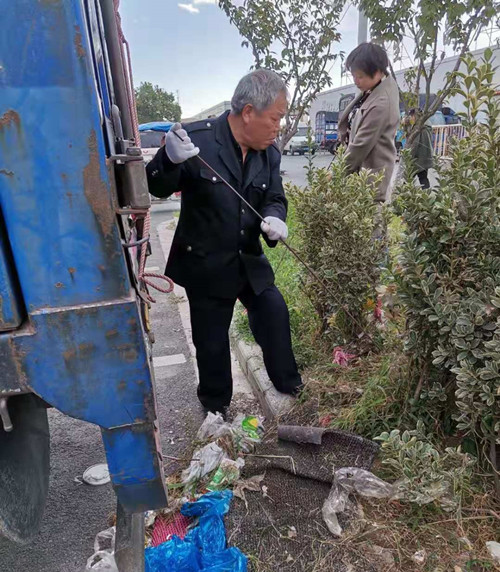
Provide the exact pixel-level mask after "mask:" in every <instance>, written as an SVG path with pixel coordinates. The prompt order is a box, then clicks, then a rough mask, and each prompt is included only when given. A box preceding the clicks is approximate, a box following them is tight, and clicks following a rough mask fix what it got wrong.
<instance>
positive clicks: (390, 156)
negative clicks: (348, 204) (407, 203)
mask: <svg viewBox="0 0 500 572" xmlns="http://www.w3.org/2000/svg"><path fill="white" fill-rule="evenodd" d="M346 68H347V69H348V70H349V71H350V72H351V73H352V76H353V78H354V83H355V84H356V87H357V88H358V89H359V90H360V91H361V93H360V94H359V95H358V96H357V97H356V98H355V99H354V100H353V101H352V102H351V103H350V104H349V105H348V106H347V107H346V109H345V111H344V113H343V114H342V117H341V118H340V121H339V132H340V136H341V140H342V141H344V142H347V143H348V147H347V157H346V160H347V165H348V169H349V171H350V172H351V173H354V172H357V171H359V169H361V168H366V169H370V170H371V171H373V172H374V173H379V172H381V171H383V172H384V178H383V180H382V182H381V184H380V186H379V187H378V189H377V194H376V197H375V201H376V202H378V203H381V202H384V201H386V200H387V199H388V198H389V197H388V191H389V183H390V181H391V177H392V172H393V170H394V164H395V162H396V146H395V142H394V139H395V136H396V130H397V128H398V124H399V90H398V86H397V84H396V82H395V81H394V79H393V78H392V76H391V75H390V74H389V72H388V68H389V58H388V57H387V53H386V52H385V50H384V49H383V48H382V47H381V46H378V45H377V44H372V43H364V44H360V45H359V46H358V47H357V48H356V49H354V50H353V51H352V52H351V53H350V54H349V56H348V57H347V60H346Z"/></svg>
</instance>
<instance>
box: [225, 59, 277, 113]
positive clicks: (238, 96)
mask: <svg viewBox="0 0 500 572" xmlns="http://www.w3.org/2000/svg"><path fill="white" fill-rule="evenodd" d="M280 93H285V94H286V95H287V96H288V92H287V89H286V83H285V82H284V81H283V79H282V78H281V77H280V76H279V75H278V74H277V73H275V72H273V71H271V70H265V69H259V70H255V71H253V72H250V73H249V74H247V75H246V76H245V77H242V78H241V79H240V81H239V83H238V85H237V86H236V89H235V90H234V95H233V98H232V99H231V111H232V112H233V113H234V114H235V115H240V114H241V112H242V111H243V108H244V107H245V105H248V104H250V105H253V107H255V109H256V110H257V111H263V110H264V109H266V108H267V107H269V106H270V105H271V104H273V103H274V102H275V101H276V99H277V98H278V96H279V95H280Z"/></svg>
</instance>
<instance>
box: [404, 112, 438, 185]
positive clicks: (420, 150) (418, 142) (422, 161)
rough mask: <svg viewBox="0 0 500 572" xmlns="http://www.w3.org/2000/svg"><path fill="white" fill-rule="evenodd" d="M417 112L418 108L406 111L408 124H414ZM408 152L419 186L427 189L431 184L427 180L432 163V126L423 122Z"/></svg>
mask: <svg viewBox="0 0 500 572" xmlns="http://www.w3.org/2000/svg"><path fill="white" fill-rule="evenodd" d="M417 113H420V110H418V111H417V110H416V109H410V111H409V112H408V123H409V124H410V126H414V125H415V122H416V119H417ZM410 152H411V157H412V159H413V162H414V166H415V170H416V175H417V177H418V180H419V183H420V186H421V187H422V188H423V189H428V188H429V187H430V186H431V184H430V182H429V169H431V168H432V166H433V164H434V161H433V150H432V126H431V125H430V124H429V123H425V124H424V125H423V126H422V129H421V130H420V131H419V133H418V134H417V136H416V137H415V139H414V140H413V141H412V143H411V145H410Z"/></svg>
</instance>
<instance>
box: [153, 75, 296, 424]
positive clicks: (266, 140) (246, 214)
mask: <svg viewBox="0 0 500 572" xmlns="http://www.w3.org/2000/svg"><path fill="white" fill-rule="evenodd" d="M286 110H287V89H286V85H285V83H284V82H283V80H282V79H281V78H280V77H279V76H278V75H277V74H275V73H274V72H272V71H269V70H265V69H259V70H256V71H254V72H251V73H249V74H248V75H246V76H245V77H244V78H243V79H241V80H240V82H239V83H238V85H237V87H236V90H235V92H234V95H233V98H232V100H231V111H230V112H229V111H226V112H225V113H223V114H222V115H221V116H220V117H217V118H216V119H209V120H203V121H197V122H195V123H190V124H188V125H185V126H184V128H182V127H181V125H180V124H179V123H176V124H175V125H174V126H173V127H172V128H171V130H170V131H169V132H168V133H167V136H166V143H165V147H162V148H161V149H160V150H159V151H158V153H157V154H156V156H155V157H154V159H153V160H152V161H151V162H150V163H149V164H148V166H147V168H146V169H147V174H148V183H149V190H150V192H151V194H152V195H154V196H156V197H168V196H170V195H171V194H172V193H173V192H174V191H177V190H181V191H182V195H181V196H182V208H181V213H180V217H179V224H178V225H177V230H176V232H175V236H174V240H173V243H172V248H171V249H170V254H169V257H168V263H167V267H166V269H165V274H166V275H167V276H169V277H170V278H172V280H174V282H176V283H177V284H180V285H181V286H184V287H185V289H186V294H187V297H188V300H189V307H190V312H191V329H192V336H193V343H194V346H195V348H196V360H197V363H198V371H199V374H200V383H199V386H198V398H199V400H200V401H201V403H202V405H203V407H204V408H205V410H207V411H212V412H221V413H223V414H224V413H225V410H226V408H227V407H228V406H229V404H230V402H231V397H232V392H233V381H232V377H231V354H230V348H229V334H228V331H229V326H230V324H231V318H232V316H233V310H234V305H235V303H236V300H237V299H239V300H240V301H241V303H242V304H243V305H244V306H245V307H246V308H247V310H248V318H249V322H250V328H251V330H252V333H253V335H254V337H255V340H256V341H257V343H258V344H259V345H260V347H261V348H262V353H263V356H264V363H265V365H266V369H267V372H268V374H269V377H270V379H271V381H272V382H273V384H274V386H275V387H276V389H277V390H278V391H280V392H282V393H289V394H295V393H297V391H299V389H300V388H301V386H302V380H301V377H300V374H299V372H298V369H297V364H296V363H295V358H294V355H293V351H292V343H291V336H290V320H289V314H288V308H287V306H286V303H285V301H284V299H283V296H282V295H281V293H280V291H279V290H278V289H277V288H276V286H275V285H274V273H273V270H272V268H271V265H270V264H269V262H268V260H267V258H266V256H265V254H264V252H263V250H262V245H261V242H260V237H261V236H262V237H263V238H264V240H265V241H266V242H267V244H268V245H269V246H271V247H274V246H276V244H277V242H278V240H280V239H282V238H283V239H285V238H286V237H287V235H288V229H287V226H286V223H285V220H286V214H287V200H286V197H285V193H284V191H283V184H282V180H281V176H280V161H281V153H280V152H279V150H278V148H277V146H276V144H275V139H276V136H277V135H278V132H279V128H280V123H281V120H282V119H283V117H284V116H285V114H286ZM198 153H199V154H200V157H203V159H204V160H205V161H207V162H208V164H209V165H211V166H212V167H213V168H214V169H215V170H216V171H217V172H218V173H220V175H221V176H222V177H223V178H224V179H226V181H228V182H229V183H230V184H231V185H232V186H233V187H234V188H235V189H236V190H237V191H238V192H239V193H240V194H241V195H242V196H243V197H244V198H245V199H246V200H247V201H248V202H249V203H250V204H251V205H252V207H253V208H254V209H256V210H257V212H258V213H259V214H260V215H261V216H262V217H263V218H264V220H265V222H262V221H261V219H260V218H259V217H257V216H256V215H255V214H254V213H253V212H252V211H251V210H250V209H249V208H248V206H247V205H246V204H244V203H243V202H242V201H241V199H239V198H238V196H236V195H235V194H234V193H233V192H232V191H231V189H229V188H228V186H227V185H226V184H225V183H224V182H223V181H222V180H221V177H219V176H218V175H216V174H215V173H214V172H213V171H211V170H210V169H208V168H207V167H206V166H205V165H204V164H202V162H201V161H200V160H198V159H197V158H196V156H197V155H198Z"/></svg>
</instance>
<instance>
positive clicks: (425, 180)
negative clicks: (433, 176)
mask: <svg viewBox="0 0 500 572" xmlns="http://www.w3.org/2000/svg"><path fill="white" fill-rule="evenodd" d="M428 172H429V171H428V170H427V169H425V171H419V172H418V173H417V177H418V180H419V182H420V186H421V187H422V189H428V188H430V186H431V184H430V182H429V177H428V176H427V175H428Z"/></svg>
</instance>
